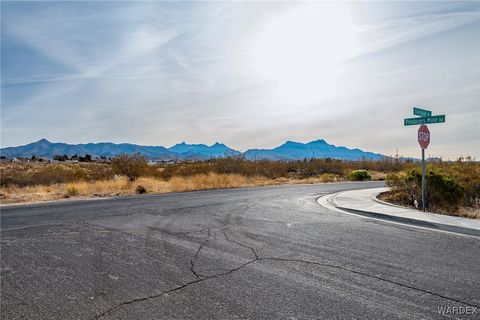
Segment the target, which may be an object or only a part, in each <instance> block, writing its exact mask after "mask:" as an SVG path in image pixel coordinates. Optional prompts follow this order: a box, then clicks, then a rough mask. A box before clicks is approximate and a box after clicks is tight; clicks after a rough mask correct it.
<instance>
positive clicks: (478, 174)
mask: <svg viewBox="0 0 480 320" xmlns="http://www.w3.org/2000/svg"><path fill="white" fill-rule="evenodd" d="M462 160H463V161H462ZM425 176H426V199H425V206H426V208H427V210H428V211H432V212H438V213H444V214H449V215H456V216H463V217H469V218H477V219H480V164H479V163H478V162H474V161H471V160H470V161H468V160H467V161H464V159H459V160H458V161H456V162H452V163H449V162H436V163H429V164H427V167H426V175H425ZM386 184H387V186H388V187H390V189H391V191H390V192H388V193H386V194H384V195H382V196H381V198H382V199H384V200H386V201H390V202H394V203H396V204H400V205H404V206H411V207H421V205H422V197H421V186H422V172H421V169H420V168H419V167H417V166H415V167H409V168H406V169H405V170H402V171H400V172H392V173H389V174H388V175H387V176H386Z"/></svg>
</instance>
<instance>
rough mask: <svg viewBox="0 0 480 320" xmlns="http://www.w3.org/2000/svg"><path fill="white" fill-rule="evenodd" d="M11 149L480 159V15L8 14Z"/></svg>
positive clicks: (314, 7) (406, 8)
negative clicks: (48, 146) (218, 147)
mask: <svg viewBox="0 0 480 320" xmlns="http://www.w3.org/2000/svg"><path fill="white" fill-rule="evenodd" d="M1 9H2V10H1V18H2V22H1V24H2V30H1V43H2V46H1V63H2V68H1V105H2V108H1V115H2V120H1V145H2V147H7V146H18V145H25V144H28V143H31V142H34V141H38V140H39V139H41V138H46V139H48V140H49V141H53V142H64V143H71V144H78V143H89V142H93V143H96V142H106V141H108V142H114V143H134V144H138V145H162V146H166V147H168V146H172V145H174V144H176V143H180V142H183V141H185V142H187V143H192V144H193V143H195V144H197V143H202V144H207V145H211V144H213V143H215V142H220V143H224V144H226V145H227V146H229V147H231V148H233V149H236V150H240V151H245V150H246V149H250V148H262V149H267V148H272V147H276V146H278V145H280V144H282V143H284V142H285V141H287V140H290V141H298V142H310V141H312V140H317V139H325V140H326V141H327V142H328V143H331V144H334V145H341V146H347V147H349V148H359V149H361V150H364V151H370V152H375V153H381V154H384V155H394V154H395V153H396V150H397V149H398V153H399V154H400V155H402V156H405V157H415V158H418V157H419V156H420V147H419V146H418V143H417V138H416V135H417V129H418V126H410V127H404V126H403V119H404V118H408V117H413V114H412V108H413V107H414V106H418V107H421V108H425V109H429V110H432V111H433V114H434V115H436V114H446V122H445V123H442V124H433V125H429V128H430V132H431V135H432V137H431V143H430V146H429V148H428V149H427V155H429V156H432V157H443V158H444V159H455V158H458V157H459V156H466V155H470V156H473V157H475V158H476V159H477V160H478V159H479V158H480V131H479V130H480V129H479V128H480V3H478V2H439V3H430V2H398V3H385V2H379V3H357V2H351V3H325V2H321V3H317V2H313V3H312V2H309V3H293V2H23V1H22V2H13V1H2V3H1Z"/></svg>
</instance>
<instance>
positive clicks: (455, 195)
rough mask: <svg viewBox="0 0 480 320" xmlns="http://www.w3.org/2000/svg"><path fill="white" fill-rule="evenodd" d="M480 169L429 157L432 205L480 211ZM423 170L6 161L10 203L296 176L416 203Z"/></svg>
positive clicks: (312, 162)
mask: <svg viewBox="0 0 480 320" xmlns="http://www.w3.org/2000/svg"><path fill="white" fill-rule="evenodd" d="M479 170H480V164H479V163H477V162H474V161H471V160H469V159H467V161H465V159H463V160H462V161H456V162H443V161H436V162H431V163H429V164H428V167H427V171H428V174H427V192H428V194H429V195H430V196H429V198H428V200H427V201H428V203H427V206H428V208H429V209H430V210H433V211H438V212H445V213H449V214H457V215H463V216H473V217H477V216H478V211H479V210H478V207H479V199H480V181H479V180H480V172H479ZM420 172H421V171H420V166H419V163H417V162H412V161H401V160H400V159H395V158H385V159H383V160H379V161H371V160H366V159H365V160H361V161H341V160H336V159H328V158H327V159H305V160H303V161H290V162H282V161H270V160H258V161H249V160H245V159H244V158H242V157H230V158H219V159H212V160H208V161H196V162H180V163H170V164H148V162H147V159H145V158H144V157H142V156H140V155H119V156H117V157H115V158H113V159H112V160H111V163H102V162H77V163H64V162H61V163H58V162H57V163H47V162H28V163H27V162H23V163H9V162H4V163H2V164H1V165H0V174H1V179H0V182H1V189H0V197H1V202H2V203H3V204H8V203H21V202H34V201H43V200H58V199H65V198H77V197H111V196H122V195H134V194H148V193H164V192H182V191H193V190H206V189H219V188H237V187H248V186H266V185H277V184H288V183H290V184H298V183H323V182H335V181H365V180H386V183H387V184H388V186H390V187H391V189H392V192H391V193H389V194H387V195H383V198H384V199H386V200H387V201H392V202H395V203H398V204H402V205H408V206H413V205H414V203H418V202H419V199H420V198H419V181H420V178H419V177H420ZM415 201H416V202H415ZM472 212H473V213H472ZM475 212H477V214H475Z"/></svg>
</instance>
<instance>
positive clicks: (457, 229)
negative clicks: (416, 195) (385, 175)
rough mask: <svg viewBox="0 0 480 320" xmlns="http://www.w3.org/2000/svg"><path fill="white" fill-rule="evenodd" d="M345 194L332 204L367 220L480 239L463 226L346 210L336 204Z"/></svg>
mask: <svg viewBox="0 0 480 320" xmlns="http://www.w3.org/2000/svg"><path fill="white" fill-rule="evenodd" d="M341 193H343V192H339V193H337V194H335V195H334V196H333V197H331V198H330V199H331V201H330V203H331V204H332V205H333V206H334V207H335V208H337V209H339V210H343V211H345V212H347V213H353V214H356V215H359V216H363V217H367V218H373V219H378V220H383V221H388V222H395V223H401V224H406V225H411V226H416V227H421V228H424V229H431V230H437V231H447V232H452V233H456V234H462V235H468V236H474V237H480V230H478V229H472V228H467V227H462V226H455V225H450V224H444V223H439V222H431V221H425V220H419V219H413V218H407V217H399V216H395V215H389V214H385V213H378V212H372V211H366V210H360V209H354V208H346V207H342V206H339V205H337V203H336V202H335V198H336V197H337V196H338V195H340V194H341ZM378 194H379V193H377V194H375V195H374V196H372V201H375V199H376V196H377V195H378ZM376 200H377V201H375V202H377V203H379V204H382V205H386V206H388V205H390V204H384V203H383V202H384V201H381V200H378V199H376ZM390 206H392V207H397V208H402V209H410V208H406V207H402V206H397V205H390Z"/></svg>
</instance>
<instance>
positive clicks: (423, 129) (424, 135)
mask: <svg viewBox="0 0 480 320" xmlns="http://www.w3.org/2000/svg"><path fill="white" fill-rule="evenodd" d="M418 143H419V144H420V147H421V148H422V149H427V147H428V145H429V144H430V131H429V130H428V127H427V126H426V125H424V124H422V125H421V126H420V128H418Z"/></svg>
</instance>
